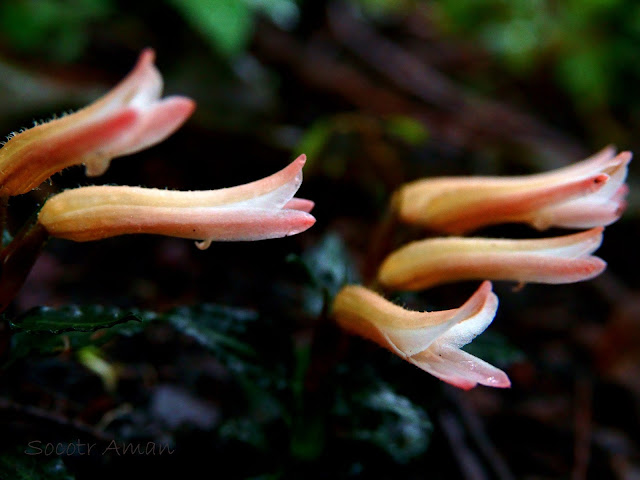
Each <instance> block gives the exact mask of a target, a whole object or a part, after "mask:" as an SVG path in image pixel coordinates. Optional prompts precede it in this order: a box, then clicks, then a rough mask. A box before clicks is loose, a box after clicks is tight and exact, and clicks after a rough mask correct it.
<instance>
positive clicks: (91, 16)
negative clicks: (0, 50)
mask: <svg viewBox="0 0 640 480" xmlns="http://www.w3.org/2000/svg"><path fill="white" fill-rule="evenodd" d="M112 11H113V5H112V0H67V1H65V2H60V1H59V0H39V1H38V2H32V1H29V0H14V1H11V2H2V3H0V29H1V30H2V32H3V34H4V35H5V36H6V37H8V39H9V41H10V42H11V44H12V46H13V47H14V48H15V49H18V50H22V51H27V52H37V53H39V54H48V55H50V56H52V57H54V58H55V59H56V60H60V61H72V60H74V59H76V58H77V57H78V56H79V55H80V54H81V53H82V52H83V51H84V49H85V47H86V45H87V44H88V39H89V32H90V30H89V28H90V25H91V24H92V23H94V22H95V21H98V20H102V19H104V18H106V17H107V16H108V15H110V14H111V13H112Z"/></svg>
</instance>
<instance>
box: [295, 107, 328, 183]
mask: <svg viewBox="0 0 640 480" xmlns="http://www.w3.org/2000/svg"><path fill="white" fill-rule="evenodd" d="M333 128H334V127H333V123H332V122H331V121H330V120H329V119H326V118H321V119H319V120H316V121H315V122H313V123H312V124H311V125H310V126H309V127H308V128H307V129H306V130H305V132H304V133H303V134H302V138H300V141H299V142H298V145H297V147H296V149H295V150H296V151H297V152H303V153H305V154H306V155H307V165H306V168H307V171H308V170H309V169H310V168H313V167H311V166H312V165H314V164H315V163H316V162H317V161H318V160H319V159H320V158H321V156H322V152H323V150H324V149H325V147H326V145H327V144H328V143H329V140H331V135H332V134H333Z"/></svg>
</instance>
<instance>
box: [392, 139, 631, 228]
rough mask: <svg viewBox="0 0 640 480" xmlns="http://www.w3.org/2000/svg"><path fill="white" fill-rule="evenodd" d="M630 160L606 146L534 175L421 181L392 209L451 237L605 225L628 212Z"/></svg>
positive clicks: (403, 193) (402, 217)
mask: <svg viewBox="0 0 640 480" xmlns="http://www.w3.org/2000/svg"><path fill="white" fill-rule="evenodd" d="M630 161H631V153H630V152H622V153H620V154H618V155H616V154H615V149H614V148H613V147H607V148H605V149H603V150H602V151H600V152H598V153H597V154H595V155H593V156H592V157H589V158H587V159H586V160H583V161H581V162H578V163H576V164H573V165H570V166H567V167H564V168H560V169H557V170H554V171H551V172H546V173H540V174H535V175H527V176H520V177H461V178H454V177H443V178H434V179H426V180H418V181H415V182H411V183H408V184H406V185H404V186H403V187H401V188H400V190H398V191H397V192H396V194H395V196H394V202H393V204H394V207H395V209H396V211H397V214H398V217H399V218H400V220H402V221H404V222H406V223H410V224H416V225H420V226H423V227H426V228H430V229H432V230H436V231H441V232H446V233H453V234H461V233H465V232H468V231H470V230H474V229H477V228H479V227H483V226H486V225H495V224H499V223H512V222H513V223H527V224H530V225H532V226H533V227H535V228H537V229H539V230H544V229H546V228H549V227H552V226H556V227H566V228H592V227H597V226H606V225H609V224H611V223H613V222H615V221H616V220H617V219H618V218H619V217H620V215H621V214H622V211H623V210H624V208H625V202H624V196H625V194H626V193H627V187H626V185H624V181H625V179H626V176H627V165H628V164H629V162H630Z"/></svg>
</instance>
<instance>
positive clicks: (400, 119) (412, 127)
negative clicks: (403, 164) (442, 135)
mask: <svg viewBox="0 0 640 480" xmlns="http://www.w3.org/2000/svg"><path fill="white" fill-rule="evenodd" d="M386 124H387V125H386V127H387V132H388V133H389V134H390V135H392V136H394V137H397V138H399V139H401V140H403V141H404V142H406V143H408V144H409V145H420V144H422V143H424V142H426V141H427V139H428V138H429V131H428V130H427V128H426V127H425V126H424V124H423V123H422V122H420V121H418V120H416V119H415V118H412V117H407V116H405V115H396V116H393V117H391V118H388V119H387V121H386Z"/></svg>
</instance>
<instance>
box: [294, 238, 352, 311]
mask: <svg viewBox="0 0 640 480" xmlns="http://www.w3.org/2000/svg"><path fill="white" fill-rule="evenodd" d="M287 260H288V261H289V262H291V263H295V264H297V265H298V266H302V267H303V269H304V272H305V277H306V278H305V280H307V281H308V286H307V289H306V292H305V293H304V297H303V298H304V300H303V301H304V306H305V310H306V311H307V312H309V313H310V314H311V315H313V316H317V315H319V314H320V313H321V312H322V310H323V308H324V307H325V306H326V303H327V302H330V301H331V299H333V297H335V296H336V295H337V293H338V292H339V291H340V289H341V288H342V287H343V286H345V285H346V284H348V283H357V282H358V278H359V277H358V275H357V273H356V272H357V271H358V270H357V268H355V265H354V261H353V259H352V257H351V255H350V253H349V251H348V250H347V247H346V246H345V245H344V243H343V241H342V239H341V238H340V236H338V235H337V234H334V233H329V234H327V235H325V236H324V237H323V238H322V239H321V240H320V242H319V243H318V244H317V245H315V246H313V247H312V248H310V249H308V250H307V251H306V252H305V253H304V255H302V257H294V256H289V257H288V259H287Z"/></svg>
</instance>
